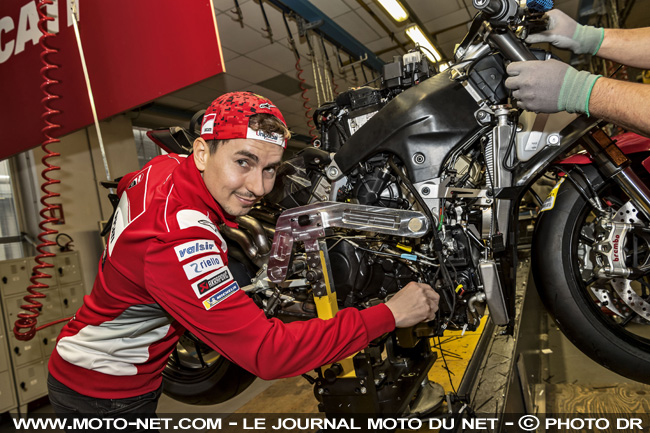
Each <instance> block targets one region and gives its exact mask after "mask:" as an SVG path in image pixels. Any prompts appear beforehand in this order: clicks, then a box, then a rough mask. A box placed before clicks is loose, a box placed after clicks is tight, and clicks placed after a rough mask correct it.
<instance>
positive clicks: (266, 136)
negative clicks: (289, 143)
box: [246, 128, 284, 147]
mask: <svg viewBox="0 0 650 433" xmlns="http://www.w3.org/2000/svg"><path fill="white" fill-rule="evenodd" d="M246 138H253V139H255V140H262V141H267V142H269V143H273V144H277V145H278V146H283V147H284V137H283V136H282V135H280V134H276V133H274V132H264V131H261V130H258V131H254V130H252V129H251V128H248V132H247V133H246Z"/></svg>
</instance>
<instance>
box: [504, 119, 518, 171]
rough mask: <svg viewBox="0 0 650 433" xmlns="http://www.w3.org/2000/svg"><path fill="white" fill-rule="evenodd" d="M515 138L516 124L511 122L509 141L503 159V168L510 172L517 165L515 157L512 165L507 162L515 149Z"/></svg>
mask: <svg viewBox="0 0 650 433" xmlns="http://www.w3.org/2000/svg"><path fill="white" fill-rule="evenodd" d="M516 137H517V122H512V132H511V133H510V141H509V142H508V150H506V154H505V156H504V157H503V168H505V169H506V170H508V171H512V170H513V169H514V168H515V165H516V164H517V157H516V156H515V160H514V161H513V163H512V165H510V164H509V163H508V160H509V159H510V154H511V153H512V149H513V148H514V147H515V141H516Z"/></svg>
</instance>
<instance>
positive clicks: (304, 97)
mask: <svg viewBox="0 0 650 433" xmlns="http://www.w3.org/2000/svg"><path fill="white" fill-rule="evenodd" d="M282 19H283V20H284V26H285V27H286V29H287V37H288V38H289V44H290V45H291V49H292V50H293V54H294V56H295V57H296V65H295V68H296V74H297V76H298V86H299V87H300V91H301V92H302V93H301V94H300V97H301V98H302V100H303V102H302V106H303V108H304V109H305V117H306V118H307V126H308V127H309V136H310V137H311V144H312V145H313V144H314V142H315V141H316V140H317V139H318V135H317V134H316V125H314V123H313V121H312V115H311V112H312V108H311V105H309V101H310V99H309V97H308V96H307V91H308V89H307V86H306V85H305V83H306V81H307V80H305V79H304V78H303V76H302V74H303V73H304V72H305V70H304V69H302V66H301V65H300V53H299V52H298V48H296V41H295V39H294V38H293V34H292V33H291V28H290V27H289V22H288V21H287V15H286V14H285V13H284V12H282Z"/></svg>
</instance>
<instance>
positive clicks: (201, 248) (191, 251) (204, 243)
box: [174, 239, 219, 262]
mask: <svg viewBox="0 0 650 433" xmlns="http://www.w3.org/2000/svg"><path fill="white" fill-rule="evenodd" d="M217 251H219V249H218V248H217V244H216V243H215V242H214V241H211V240H208V239H204V240H200V241H191V242H185V243H184V244H181V245H179V246H177V247H174V252H176V257H178V261H179V262H182V261H184V260H187V259H189V258H190V257H194V256H195V255H197V254H203V253H209V252H217Z"/></svg>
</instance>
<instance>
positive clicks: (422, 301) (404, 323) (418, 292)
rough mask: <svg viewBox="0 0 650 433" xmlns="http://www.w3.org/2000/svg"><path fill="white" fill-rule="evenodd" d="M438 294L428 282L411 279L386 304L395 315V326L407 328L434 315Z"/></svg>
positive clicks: (430, 318) (436, 308)
mask: <svg viewBox="0 0 650 433" xmlns="http://www.w3.org/2000/svg"><path fill="white" fill-rule="evenodd" d="M439 301H440V295H439V294H438V293H437V292H436V291H435V290H433V288H432V287H431V286H430V285H428V284H422V283H416V282H415V281H411V282H410V283H408V284H407V285H406V286H405V287H404V288H403V289H402V290H400V291H399V292H397V293H396V294H395V296H393V297H392V298H390V300H389V301H388V302H386V306H387V307H388V308H389V309H390V311H391V312H392V313H393V317H395V326H396V327H397V328H408V327H409V326H413V325H417V324H418V323H420V322H428V321H430V320H433V319H434V318H435V317H436V311H438V302H439Z"/></svg>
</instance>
